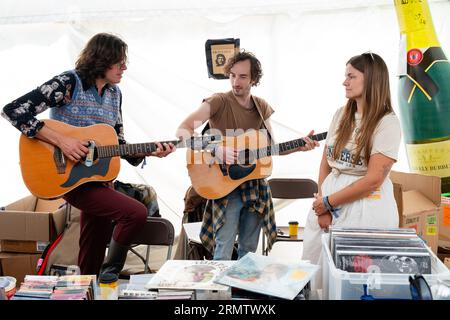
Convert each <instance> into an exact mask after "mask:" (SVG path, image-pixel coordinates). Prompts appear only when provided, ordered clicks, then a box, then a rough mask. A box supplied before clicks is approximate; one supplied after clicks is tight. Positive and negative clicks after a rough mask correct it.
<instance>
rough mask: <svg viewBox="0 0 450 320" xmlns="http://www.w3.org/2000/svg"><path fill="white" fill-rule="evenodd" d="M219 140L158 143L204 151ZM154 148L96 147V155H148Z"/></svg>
mask: <svg viewBox="0 0 450 320" xmlns="http://www.w3.org/2000/svg"><path fill="white" fill-rule="evenodd" d="M221 140H222V137H221V136H220V135H205V136H199V137H191V138H189V139H186V140H170V141H161V142H160V143H161V145H163V148H164V143H167V144H169V143H172V144H173V145H174V146H175V147H177V148H186V147H189V148H191V149H194V150H202V149H205V148H206V147H207V146H208V145H209V144H210V143H213V142H214V143H217V142H220V141H221ZM156 148H157V146H156V144H155V143H154V142H146V143H132V144H119V145H117V144H115V145H108V146H97V155H98V157H99V158H110V157H117V156H120V157H122V156H133V155H139V154H149V153H151V152H154V151H156Z"/></svg>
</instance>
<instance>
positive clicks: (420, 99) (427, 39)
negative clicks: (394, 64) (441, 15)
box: [394, 0, 450, 192]
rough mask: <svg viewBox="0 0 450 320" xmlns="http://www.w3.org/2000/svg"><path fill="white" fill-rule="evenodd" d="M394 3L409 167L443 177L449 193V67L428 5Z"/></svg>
mask: <svg viewBox="0 0 450 320" xmlns="http://www.w3.org/2000/svg"><path fill="white" fill-rule="evenodd" d="M394 4H395V9H396V11H397V17H398V22H399V26H400V32H401V44H402V45H401V50H400V59H401V62H400V64H399V71H400V72H399V94H398V99H399V107H400V120H401V122H402V128H403V137H404V140H405V143H406V151H407V153H408V161H409V167H410V170H411V171H412V172H415V173H422V174H426V175H435V176H440V177H442V178H443V179H442V192H449V191H450V179H449V178H448V177H450V125H448V119H450V90H449V86H448V84H449V83H450V63H449V61H448V60H447V58H446V56H445V54H444V52H443V50H442V48H441V47H440V45H439V41H438V39H437V36H436V33H435V30H434V26H433V21H432V19H431V14H430V10H429V8H428V3H427V1H426V0H421V1H413V0H394ZM402 49H403V50H402ZM447 182H449V183H447Z"/></svg>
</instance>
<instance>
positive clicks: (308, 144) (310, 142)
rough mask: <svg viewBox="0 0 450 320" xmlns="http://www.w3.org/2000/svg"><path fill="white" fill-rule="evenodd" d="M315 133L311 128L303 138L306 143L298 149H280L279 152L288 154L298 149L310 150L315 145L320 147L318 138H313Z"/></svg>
mask: <svg viewBox="0 0 450 320" xmlns="http://www.w3.org/2000/svg"><path fill="white" fill-rule="evenodd" d="M313 135H314V130H311V131H310V132H309V133H308V135H307V136H306V137H304V138H302V140H303V141H304V142H305V145H303V146H301V147H298V148H296V149H291V150H287V151H280V153H279V154H280V155H286V154H290V153H293V152H297V151H309V150H312V149H314V148H315V147H318V146H319V142H318V141H317V140H314V139H311V137H312V136H313Z"/></svg>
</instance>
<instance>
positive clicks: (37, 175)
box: [19, 119, 221, 199]
mask: <svg viewBox="0 0 450 320" xmlns="http://www.w3.org/2000/svg"><path fill="white" fill-rule="evenodd" d="M43 121H44V122H45V126H47V127H48V128H50V129H52V130H55V131H57V132H60V133H62V134H64V135H67V136H70V137H73V138H78V139H80V140H87V141H89V146H88V149H89V152H88V154H87V156H86V157H85V159H83V160H82V161H79V162H73V161H71V160H69V159H68V158H66V156H65V155H64V154H63V152H62V151H61V149H60V148H58V147H56V146H54V145H52V144H50V143H47V142H44V141H42V140H39V139H30V138H28V137H26V136H25V135H23V134H22V135H21V137H20V141H19V153H20V168H21V171H22V178H23V181H24V182H25V185H26V186H27V188H28V189H29V190H30V192H31V193H32V194H33V195H35V196H36V197H38V198H42V199H55V198H59V197H61V196H63V195H64V194H66V193H67V192H69V191H71V190H73V189H75V188H76V187H78V186H79V185H81V184H83V183H87V182H93V181H111V180H114V179H115V178H116V177H117V176H118V174H119V171H120V156H133V155H140V154H148V153H150V152H153V151H155V150H156V148H157V147H156V144H155V143H154V142H148V143H136V144H119V142H118V138H117V134H116V131H115V129H114V128H113V127H112V126H110V125H107V124H94V125H91V126H87V127H75V126H71V125H69V124H66V123H63V122H60V121H56V120H51V119H46V120H43ZM220 139H221V136H220V135H211V136H202V137H193V138H191V139H188V140H183V141H181V140H174V141H162V142H161V144H163V143H173V144H174V145H175V146H176V147H177V148H182V147H189V148H192V149H202V148H206V147H207V146H208V144H209V143H210V142H211V141H214V142H215V141H220Z"/></svg>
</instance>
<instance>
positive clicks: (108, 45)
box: [75, 33, 128, 86]
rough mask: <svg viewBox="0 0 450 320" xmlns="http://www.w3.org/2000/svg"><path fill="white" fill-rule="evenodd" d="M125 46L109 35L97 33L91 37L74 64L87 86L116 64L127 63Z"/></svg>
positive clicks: (120, 40)
mask: <svg viewBox="0 0 450 320" xmlns="http://www.w3.org/2000/svg"><path fill="white" fill-rule="evenodd" d="M127 50H128V46H127V44H126V43H125V42H124V41H123V40H122V39H120V38H119V37H117V36H115V35H112V34H109V33H98V34H96V35H95V36H93V37H92V38H91V39H90V40H89V41H88V43H87V44H86V46H85V47H84V49H83V50H82V51H81V53H80V56H79V58H78V60H77V62H76V64H75V69H76V71H77V72H78V74H79V75H80V77H81V79H83V81H85V82H86V83H87V84H88V85H89V86H91V85H93V84H95V80H96V79H99V78H103V77H105V72H106V70H108V69H109V68H110V67H111V66H112V65H114V64H116V63H121V62H126V61H127Z"/></svg>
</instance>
